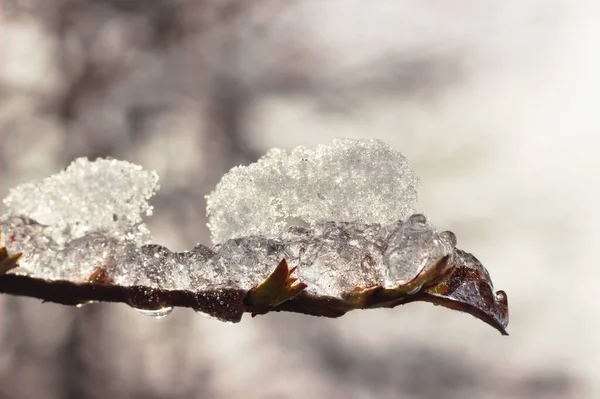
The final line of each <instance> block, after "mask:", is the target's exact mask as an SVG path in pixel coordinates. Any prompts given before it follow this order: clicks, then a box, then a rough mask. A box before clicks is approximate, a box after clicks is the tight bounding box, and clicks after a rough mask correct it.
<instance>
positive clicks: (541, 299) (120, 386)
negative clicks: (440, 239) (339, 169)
mask: <svg viewBox="0 0 600 399" xmlns="http://www.w3.org/2000/svg"><path fill="white" fill-rule="evenodd" d="M0 4H1V5H2V8H1V10H2V11H1V16H0V49H1V50H0V197H4V196H5V195H6V194H7V192H8V190H9V189H10V188H11V187H13V186H15V185H17V184H20V183H23V182H26V181H35V180H39V179H41V178H43V177H45V176H47V175H50V174H52V173H55V172H57V171H59V170H60V169H62V168H64V167H66V166H67V165H68V164H69V163H70V162H71V161H72V160H73V159H74V158H76V157H80V156H87V157H90V158H95V157H99V156H101V157H106V156H112V157H115V158H120V159H126V160H129V161H132V162H136V163H139V164H142V165H144V166H145V167H146V168H150V169H155V170H157V171H158V172H159V174H160V176H161V186H162V188H161V191H160V193H159V195H158V196H157V197H156V198H155V200H154V205H155V216H153V217H152V218H151V219H150V221H149V224H150V227H151V229H152V231H153V234H154V237H155V239H156V241H157V242H159V243H161V244H165V245H167V246H168V247H170V248H171V249H172V250H183V249H189V248H191V247H192V246H193V245H194V244H195V243H197V242H203V243H208V241H209V238H208V234H207V228H206V225H205V223H206V219H205V199H204V196H205V195H206V194H208V193H209V192H210V191H211V190H212V188H213V187H214V186H215V184H216V183H217V182H218V181H219V178H220V176H222V174H223V173H225V172H226V171H227V170H228V169H229V168H230V167H232V166H235V165H238V164H247V163H250V162H252V161H254V160H256V159H257V158H258V157H259V156H260V155H261V154H262V153H264V152H265V151H266V150H267V149H268V148H271V147H284V148H291V147H293V146H296V145H300V144H303V145H308V146H313V145H316V144H318V143H326V142H329V141H330V140H331V139H332V138H334V137H342V136H345V137H367V138H380V139H383V140H386V141H387V142H389V143H391V144H392V145H393V146H394V147H396V148H398V149H400V150H401V151H402V152H403V153H404V154H405V156H406V157H407V158H408V159H409V161H410V162H411V164H412V165H413V167H414V169H415V170H416V172H417V173H418V175H419V176H420V177H421V180H422V183H423V184H422V189H421V191H420V206H421V208H422V210H424V211H425V212H426V213H427V214H428V215H429V216H430V218H431V219H432V220H433V221H434V223H436V224H437V226H438V228H440V229H451V230H453V231H454V232H455V233H456V234H457V236H458V239H459V245H460V247H462V248H464V249H467V250H468V251H470V252H473V253H474V254H476V255H477V257H478V258H479V259H481V260H482V262H483V263H484V264H485V265H486V266H487V267H488V268H489V269H490V271H491V273H492V277H493V279H494V282H495V284H496V286H497V288H501V289H504V290H506V291H507V292H508V295H509V303H510V308H511V324H510V326H509V332H510V334H511V336H510V337H508V338H506V337H501V336H500V335H499V334H498V333H497V332H496V331H494V330H493V329H491V328H490V327H488V326H487V325H485V324H483V323H481V322H479V321H477V320H475V319H474V318H472V317H470V316H468V315H464V314H459V313H455V312H451V311H449V310H446V309H442V308H438V307H433V306H431V305H428V304H411V305H408V306H406V307H401V308H396V309H394V310H374V311H368V312H367V311H362V312H361V311H357V312H353V313H350V314H348V315H346V316H344V317H343V318H341V319H339V320H327V319H319V318H313V317H308V316H304V315H294V314H268V315H265V316H262V317H257V318H255V319H251V318H249V317H248V318H244V320H243V321H242V322H241V323H240V324H237V325H229V324H224V323H220V322H218V321H214V320H209V319H205V318H203V317H201V316H200V315H197V314H195V313H194V312H193V311H191V310H183V309H177V310H176V311H175V312H174V313H173V314H172V315H171V316H169V317H168V318H166V319H161V320H156V319H153V318H149V317H146V316H143V315H141V314H139V313H137V312H135V311H134V310H132V309H130V308H128V307H127V306H125V305H93V306H86V307H84V308H81V309H76V308H69V307H62V306H58V305H53V304H41V303H40V302H39V301H37V300H33V299H26V298H12V297H6V296H2V297H0V398H1V399H5V398H7V399H8V398H11V399H20V398H35V399H39V398H69V399H70V398H72V399H79V398H82V399H85V398H109V397H110V398H148V399H151V398H162V397H169V398H181V399H183V398H242V397H243V398H246V399H252V398H257V399H259V398H260V399H263V398H265V399H271V398H273V399H276V398H332V399H335V398H365V399H367V398H407V399H429V398H448V399H468V398H477V399H488V398H489V399H492V398H503V399H507V398H510V399H513V398H514V399H519V398H598V397H600V343H598V338H597V336H598V327H599V322H600V301H598V294H597V286H598V279H599V277H600V272H599V270H600V269H599V266H600V265H599V262H598V260H597V248H598V245H599V244H598V243H599V242H600V233H599V232H598V229H597V228H596V226H597V225H598V223H599V222H600V212H599V210H598V209H599V206H598V195H599V194H600V189H599V181H598V172H599V171H600V158H599V157H598V156H597V152H598V150H597V148H598V139H597V137H598V134H599V133H600V114H599V111H598V109H599V104H600V98H599V94H598V93H600V74H599V73H598V71H600V25H599V24H598V21H600V5H599V4H598V2H596V1H594V0H589V1H588V0H578V1H568V0H550V1H548V0H506V1H499V2H482V1H480V0H455V1H441V0H426V1H423V0H420V1H419V0H413V1H409V0H379V1H369V2H365V1H361V0H281V1H278V0H95V1H92V0H87V1H86V0H45V1H35V0H1V2H0ZM3 209H4V208H3V205H0V213H1V212H2V211H3Z"/></svg>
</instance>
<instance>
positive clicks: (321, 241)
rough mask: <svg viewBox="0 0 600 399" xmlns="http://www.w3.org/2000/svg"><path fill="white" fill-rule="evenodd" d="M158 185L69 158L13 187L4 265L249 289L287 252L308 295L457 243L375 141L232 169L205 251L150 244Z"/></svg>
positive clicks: (417, 265) (135, 172)
mask: <svg viewBox="0 0 600 399" xmlns="http://www.w3.org/2000/svg"><path fill="white" fill-rule="evenodd" d="M157 181H158V177H157V175H156V173H154V172H148V171H145V170H143V169H142V168H141V167H139V166H136V165H133V164H130V163H127V162H123V161H116V160H103V159H99V160H96V161H94V162H90V161H88V160H86V159H78V160H76V161H75V162H74V163H73V164H72V165H71V166H69V167H68V168H67V169H66V170H65V171H63V172H60V173H58V174H56V175H54V176H51V177H49V178H47V179H45V180H43V181H42V182H41V183H38V184H25V185H23V186H20V187H18V188H16V189H14V190H12V191H11V193H10V195H9V196H8V198H6V199H5V203H6V205H7V207H8V212H7V214H6V215H3V216H2V218H0V225H1V227H2V230H3V232H4V235H3V237H2V240H3V243H0V244H2V245H4V246H6V247H7V248H8V249H9V251H11V252H23V254H24V255H23V257H22V259H21V260H20V267H19V268H17V269H14V270H13V271H11V273H13V272H14V273H24V274H29V275H32V276H35V277H40V278H44V279H49V280H57V279H63V280H70V281H76V282H85V281H89V279H90V276H92V275H93V274H94V273H95V271H97V270H98V268H99V267H100V268H102V270H103V271H104V272H105V273H106V276H108V278H109V279H110V282H112V283H115V284H119V285H123V286H132V285H141V286H147V287H153V288H161V289H167V290H170V289H173V290H175V289H177V290H192V291H200V290H203V289H209V288H218V287H230V288H231V287H238V288H242V289H246V290H247V289H250V288H252V287H253V286H255V285H256V284H258V283H260V282H261V281H262V280H263V279H264V278H265V277H266V276H267V275H268V274H269V273H270V272H271V270H273V269H274V267H275V266H276V265H277V264H278V263H279V262H280V261H281V259H283V258H285V259H287V260H288V261H289V262H290V264H292V265H293V266H298V268H297V271H296V272H295V275H296V277H298V278H299V279H300V281H302V282H304V283H306V284H307V285H308V290H309V291H310V292H313V293H315V294H319V295H328V296H333V297H340V296H341V294H342V293H343V292H347V291H350V290H352V289H353V288H355V287H368V286H373V285H382V286H384V287H390V288H393V287H396V286H398V285H399V284H402V283H406V282H407V281H409V280H411V279H413V278H414V277H415V276H416V275H417V274H419V272H421V271H422V270H423V269H424V268H426V267H428V266H430V265H432V264H434V263H435V262H436V261H438V260H439V259H441V258H442V257H444V256H446V255H452V256H453V253H454V251H455V245H456V238H455V237H454V236H453V234H451V233H448V232H444V233H441V234H438V232H437V231H436V229H435V228H434V227H433V225H432V224H431V223H430V222H429V221H428V219H427V218H426V217H425V216H424V215H420V214H415V215H413V213H414V203H415V201H416V198H417V191H416V187H417V185H418V180H417V178H416V176H415V175H414V173H413V172H412V171H411V170H410V168H409V167H408V164H407V162H406V160H405V158H404V157H403V156H402V155H401V154H400V153H399V152H397V151H395V150H393V149H392V148H390V147H388V146H387V145H385V144H384V143H382V142H379V141H372V140H363V141H357V140H338V141H335V142H334V143H333V144H331V145H329V146H320V147H317V148H316V149H315V150H308V149H306V148H303V147H300V148H297V149H294V150H292V151H289V152H288V151H283V150H272V151H270V152H269V153H268V154H267V155H266V156H265V157H264V158H262V159H261V160H259V161H258V162H257V163H255V164H252V165H250V166H248V167H238V168H234V169H233V170H232V171H231V172H229V173H228V174H227V175H226V176H224V177H223V180H222V181H221V183H220V184H219V185H218V187H217V189H216V191H215V192H214V193H212V194H211V195H210V197H209V199H208V212H209V215H210V223H209V225H210V228H211V229H212V233H213V238H214V240H215V241H216V242H218V243H219V244H218V245H216V246H215V248H213V249H211V248H208V247H206V246H203V245H200V244H199V245H197V246H196V247H195V248H193V249H192V250H190V251H186V252H171V251H170V250H168V249H167V248H165V247H163V246H160V245H156V244H152V243H150V235H149V231H148V229H147V227H146V226H145V225H144V223H143V217H144V216H146V215H148V214H149V213H150V210H151V206H150V205H149V204H148V200H149V198H150V197H151V196H152V195H153V194H154V192H155V191H156V189H157ZM411 215H412V216H411ZM169 311H170V310H169V309H163V312H162V313H160V312H159V313H157V314H158V315H166V314H168V312H169Z"/></svg>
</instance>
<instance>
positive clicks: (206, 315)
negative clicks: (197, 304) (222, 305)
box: [195, 309, 235, 324]
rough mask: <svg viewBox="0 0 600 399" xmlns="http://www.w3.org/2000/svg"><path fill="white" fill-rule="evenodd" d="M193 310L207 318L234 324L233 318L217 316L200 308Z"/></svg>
mask: <svg viewBox="0 0 600 399" xmlns="http://www.w3.org/2000/svg"><path fill="white" fill-rule="evenodd" d="M195 312H196V313H198V314H199V315H202V316H204V317H206V318H207V319H211V320H218V321H222V322H225V323H228V324H235V322H234V321H233V320H229V319H227V318H222V317H218V316H217V315H214V314H210V313H206V312H203V311H202V310H198V309H195Z"/></svg>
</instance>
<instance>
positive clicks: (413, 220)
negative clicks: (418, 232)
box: [408, 213, 427, 227]
mask: <svg viewBox="0 0 600 399" xmlns="http://www.w3.org/2000/svg"><path fill="white" fill-rule="evenodd" d="M408 223H409V224H412V225H417V226H422V227H426V226H427V216H425V215H423V214H422V213H415V214H414V215H412V216H411V217H409V218H408Z"/></svg>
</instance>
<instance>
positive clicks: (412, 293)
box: [407, 285, 423, 295]
mask: <svg viewBox="0 0 600 399" xmlns="http://www.w3.org/2000/svg"><path fill="white" fill-rule="evenodd" d="M421 288H423V286H422V285H418V286H416V287H415V288H413V289H412V290H410V291H408V292H407V294H408V295H414V294H416V293H417V292H419V291H421Z"/></svg>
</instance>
